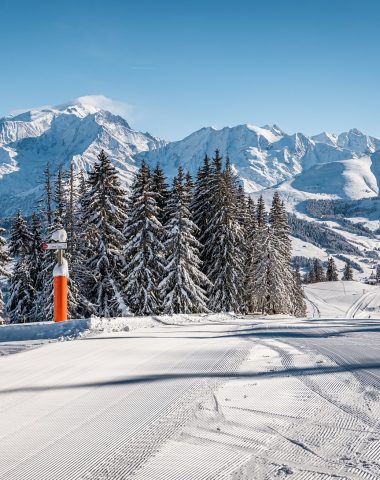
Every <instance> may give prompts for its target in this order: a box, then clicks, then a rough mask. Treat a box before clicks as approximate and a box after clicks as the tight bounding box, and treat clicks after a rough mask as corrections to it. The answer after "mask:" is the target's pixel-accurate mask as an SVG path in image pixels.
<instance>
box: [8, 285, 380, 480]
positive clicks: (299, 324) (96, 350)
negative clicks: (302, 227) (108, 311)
mask: <svg viewBox="0 0 380 480" xmlns="http://www.w3.org/2000/svg"><path fill="white" fill-rule="evenodd" d="M342 283H343V282H329V283H325V284H315V285H312V286H308V287H307V289H306V293H307V295H308V296H309V298H311V299H312V302H313V303H314V304H315V305H316V307H317V308H316V307H315V310H313V313H314V315H311V317H314V318H310V319H306V320H303V319H300V320H298V319H293V318H286V317H281V316H276V317H262V318H260V317H255V316H245V317H242V316H235V315H232V314H230V315H179V316H173V317H171V316H167V317H145V318H140V319H138V318H137V317H131V318H129V319H128V318H123V319H92V320H91V321H86V322H90V324H91V322H92V325H93V326H92V327H91V331H90V330H89V331H88V333H87V334H86V335H84V336H82V337H79V336H77V337H76V339H75V335H74V336H73V335H71V337H70V336H69V338H71V341H66V342H54V343H48V344H45V345H43V346H41V348H35V349H31V350H27V351H23V352H21V353H18V354H16V355H8V356H6V357H3V358H0V378H1V379H2V382H1V387H0V423H1V426H2V428H1V429H0V442H1V445H2V449H1V462H0V479H4V480H5V479H6V480H13V479H17V480H23V479H25V480H26V479H28V480H33V479H38V480H48V479H49V480H50V479H51V480H53V479H54V480H59V479H70V480H75V479H86V480H91V479H97V480H105V479H108V480H111V479H112V480H117V479H129V478H131V479H132V478H133V479H135V480H146V479H149V480H152V479H154V480H156V479H157V480H159V479H165V480H178V479H181V480H182V479H183V480H187V479H189V480H190V479H191V480H193V479H200V480H203V479H204V480H206V479H208V480H209V479H233V480H238V479H245V480H247V479H252V480H253V479H255V480H257V479H259V480H265V479H275V478H288V477H289V478H292V479H295V480H327V479H330V478H336V479H338V480H339V479H341V480H343V479H345V480H347V479H349V480H359V479H360V480H361V479H363V480H365V479H366V480H375V479H378V478H379V477H380V429H379V418H380V396H379V387H380V376H379V368H380V367H379V362H378V359H379V354H380V313H379V307H380V297H379V296H378V294H377V292H378V291H379V290H380V289H379V288H378V287H372V288H368V287H365V288H367V290H366V291H365V292H364V293H363V292H362V287H363V285H362V284H360V283H359V282H344V285H342ZM334 295H335V303H334V300H333V296H334ZM369 297H370V298H369ZM322 304H324V305H325V312H324V313H325V314H326V315H325V318H320V317H321V316H322V313H323V312H322V311H321V309H320V306H321V305H322ZM370 304H371V305H372V307H371V305H370ZM371 308H373V309H372V310H371ZM318 309H319V310H318ZM376 312H377V313H376ZM369 313H370V314H371V318H368V315H369ZM335 314H336V315H335ZM339 315H340V318H336V317H338V316H339ZM334 317H335V318H334ZM345 317H347V318H345ZM81 322H84V321H81V320H79V321H72V325H71V327H69V328H71V330H72V331H73V329H74V328H80V325H82V323H81ZM139 322H140V323H139ZM68 323H69V322H67V324H68ZM138 324H139V325H138ZM47 325H48V324H42V325H41V324H40V325H36V328H37V329H38V328H40V329H41V330H45V329H46V328H47ZM88 325H89V323H87V327H88ZM136 326H138V327H139V328H137V329H135V330H133V331H132V329H133V328H134V327H136ZM147 326H150V327H154V328H141V327H147ZM58 327H60V328H64V325H63V324H59V325H58V326H57V327H56V326H54V328H58ZM126 327H128V329H129V331H126ZM2 328H3V332H4V331H7V330H8V331H9V330H10V329H14V330H15V331H16V332H17V331H20V330H21V331H22V328H25V329H30V328H31V327H30V326H29V325H26V326H24V325H21V326H6V327H2ZM67 331H68V330H67ZM61 333H62V332H61ZM74 333H75V332H74ZM0 335H1V331H0ZM8 335H11V334H10V333H8ZM17 335H18V337H17ZM17 335H16V334H15V336H14V337H13V338H21V337H20V333H18V334H17ZM2 338H3V339H4V334H3V337H2ZM22 338H25V335H24V337H22ZM16 343H17V342H16Z"/></svg>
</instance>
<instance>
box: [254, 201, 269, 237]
mask: <svg viewBox="0 0 380 480" xmlns="http://www.w3.org/2000/svg"><path fill="white" fill-rule="evenodd" d="M266 223H267V212H266V209H265V202H264V199H263V196H262V195H260V197H259V199H258V200H257V207H256V226H257V229H258V230H260V228H264V227H265V226H266Z"/></svg>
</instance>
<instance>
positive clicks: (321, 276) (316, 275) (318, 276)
mask: <svg viewBox="0 0 380 480" xmlns="http://www.w3.org/2000/svg"><path fill="white" fill-rule="evenodd" d="M312 279H313V283H318V282H325V281H326V276H325V271H324V269H323V264H322V262H321V261H320V260H319V258H315V259H314V263H313V273H312Z"/></svg>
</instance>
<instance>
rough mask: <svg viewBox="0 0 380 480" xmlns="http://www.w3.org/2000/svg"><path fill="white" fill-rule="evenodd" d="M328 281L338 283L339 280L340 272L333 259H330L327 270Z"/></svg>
mask: <svg viewBox="0 0 380 480" xmlns="http://www.w3.org/2000/svg"><path fill="white" fill-rule="evenodd" d="M326 280H327V281H328V282H336V281H337V280H338V271H337V268H336V265H335V261H334V259H333V257H329V259H328V263H327V270H326Z"/></svg>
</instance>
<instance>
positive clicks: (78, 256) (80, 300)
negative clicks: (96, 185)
mask: <svg viewBox="0 0 380 480" xmlns="http://www.w3.org/2000/svg"><path fill="white" fill-rule="evenodd" d="M85 191H86V183H85V179H84V174H83V172H82V171H81V172H80V173H79V182H78V181H77V174H76V173H75V170H74V164H73V162H71V164H70V170H69V177H68V180H67V185H65V193H66V201H65V202H64V203H65V213H64V218H65V225H66V230H67V246H68V249H67V250H66V258H67V261H68V263H69V279H68V306H67V307H68V318H85V317H88V316H90V315H91V314H95V313H96V310H95V308H94V306H93V305H92V304H91V303H90V302H89V300H87V298H86V293H87V286H88V283H89V282H88V279H89V278H91V275H90V274H89V272H87V271H86V261H85V260H86V259H85V257H84V255H83V244H82V241H81V236H82V234H81V232H86V227H85V225H84V220H83V216H82V212H81V205H82V202H81V199H82V198H84V195H85ZM84 245H85V239H84Z"/></svg>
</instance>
